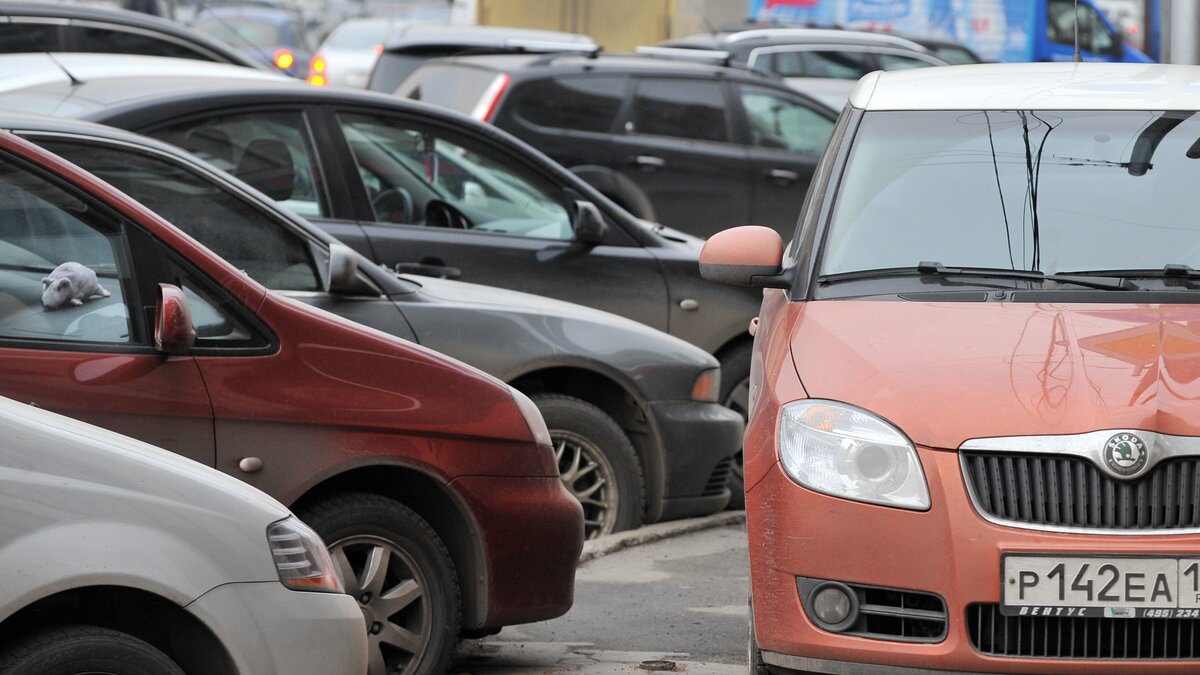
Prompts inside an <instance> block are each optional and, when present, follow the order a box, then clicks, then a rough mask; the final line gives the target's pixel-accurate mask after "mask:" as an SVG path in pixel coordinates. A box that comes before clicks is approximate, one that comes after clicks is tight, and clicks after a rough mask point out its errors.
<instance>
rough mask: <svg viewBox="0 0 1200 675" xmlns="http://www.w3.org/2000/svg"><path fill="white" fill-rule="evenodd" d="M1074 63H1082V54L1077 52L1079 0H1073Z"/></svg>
mask: <svg viewBox="0 0 1200 675" xmlns="http://www.w3.org/2000/svg"><path fill="white" fill-rule="evenodd" d="M1072 60H1073V61H1074V62H1075V63H1082V62H1083V56H1081V55H1080V54H1079V0H1075V58H1074V59H1072Z"/></svg>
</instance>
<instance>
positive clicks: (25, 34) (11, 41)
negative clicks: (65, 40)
mask: <svg viewBox="0 0 1200 675" xmlns="http://www.w3.org/2000/svg"><path fill="white" fill-rule="evenodd" d="M58 29H59V27H58V26H44V25H41V24H34V23H4V24H0V54H16V53H21V52H44V51H46V50H47V49H61V44H62V43H61V42H60V41H59V39H60V38H59V32H58Z"/></svg>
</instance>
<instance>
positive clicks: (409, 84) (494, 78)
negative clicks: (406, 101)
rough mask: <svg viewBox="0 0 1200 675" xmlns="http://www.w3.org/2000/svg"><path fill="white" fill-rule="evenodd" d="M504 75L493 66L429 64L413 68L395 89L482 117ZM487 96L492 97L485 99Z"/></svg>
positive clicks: (401, 94) (427, 101) (406, 96)
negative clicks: (486, 68)
mask: <svg viewBox="0 0 1200 675" xmlns="http://www.w3.org/2000/svg"><path fill="white" fill-rule="evenodd" d="M504 77H505V75H503V74H501V73H498V72H496V71H494V70H484V69H481V68H468V67H465V66H455V65H439V64H429V65H427V66H424V67H422V68H420V69H419V70H417V71H416V72H414V73H413V74H412V76H411V77H409V78H408V79H407V80H405V81H404V84H402V85H400V87H399V88H398V89H396V95H397V96H399V97H401V98H411V99H412V100H414V101H424V102H425V103H432V104H433V105H439V106H442V107H443V108H449V109H451V110H454V111H457V112H460V113H462V114H464V115H472V116H475V117H483V115H484V113H486V112H487V111H486V109H482V110H481V109H480V108H486V106H488V105H490V104H491V103H492V101H491V100H490V99H494V98H495V97H496V95H497V94H499V93H500V91H499V89H498V86H499V85H500V84H503V82H504V80H503V79H502V78H504ZM485 99H489V100H486V101H485Z"/></svg>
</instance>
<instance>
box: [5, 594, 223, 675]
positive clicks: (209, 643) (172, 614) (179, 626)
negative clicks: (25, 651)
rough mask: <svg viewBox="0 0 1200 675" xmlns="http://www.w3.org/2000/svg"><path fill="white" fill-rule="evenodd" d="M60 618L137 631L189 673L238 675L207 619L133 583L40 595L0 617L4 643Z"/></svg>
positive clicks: (130, 632)
mask: <svg viewBox="0 0 1200 675" xmlns="http://www.w3.org/2000/svg"><path fill="white" fill-rule="evenodd" d="M60 624H84V625H89V626H98V627H101V628H109V629H111V630H116V631H120V632H122V633H126V634H128V635H132V636H134V637H136V638H138V639H140V640H143V641H145V642H147V643H149V644H151V645H153V646H154V647H155V648H157V649H158V650H159V651H162V652H163V653H164V654H166V655H167V656H169V657H170V658H171V659H172V660H173V661H175V663H177V664H178V665H179V667H180V668H182V669H183V670H184V672H185V673H188V675H239V673H238V671H237V667H236V666H235V665H234V662H233V658H232V657H231V656H230V655H229V652H228V651H227V650H226V649H225V647H224V646H223V645H222V644H221V641H220V639H218V638H217V636H216V635H215V634H214V633H213V632H212V631H211V630H210V629H209V628H208V626H206V625H205V624H204V622H203V621H201V620H200V619H199V618H197V617H196V616H194V615H192V614H191V613H190V612H188V611H187V610H186V609H184V608H183V607H180V606H179V605H178V604H176V603H175V602H173V601H171V600H168V599H167V598H164V597H162V596H160V595H157V594H155V593H152V592H150V591H146V590H142V589H139V588H132V587H129V586H103V585H97V586H80V587H77V588H71V589H67V590H62V591H58V592H56V593H53V594H51V595H47V596H44V597H41V598H39V599H37V600H35V601H33V602H31V603H29V604H27V605H25V606H24V607H22V608H21V609H20V610H18V611H17V612H15V613H13V614H11V615H9V616H8V617H7V618H5V619H4V620H3V621H0V636H3V637H2V638H0V645H3V646H4V647H7V646H8V644H9V643H10V642H11V641H13V640H14V639H16V638H19V637H21V636H22V635H24V634H26V633H28V632H29V631H32V630H36V629H39V628H43V627H48V626H55V625H60Z"/></svg>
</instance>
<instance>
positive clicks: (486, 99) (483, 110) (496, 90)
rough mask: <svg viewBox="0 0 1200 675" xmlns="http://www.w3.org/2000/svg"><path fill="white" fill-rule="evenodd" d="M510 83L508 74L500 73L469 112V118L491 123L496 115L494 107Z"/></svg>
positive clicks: (510, 79)
mask: <svg viewBox="0 0 1200 675" xmlns="http://www.w3.org/2000/svg"><path fill="white" fill-rule="evenodd" d="M511 81H512V78H511V77H509V75H508V73H500V75H499V77H497V78H496V79H494V80H492V83H491V84H489V85H488V88H487V90H486V91H484V92H483V96H482V97H481V98H480V99H479V103H478V104H477V105H476V106H475V109H474V110H472V111H471V117H474V118H475V119H477V120H479V121H481V122H490V121H492V115H494V114H495V113H496V106H497V105H498V104H499V103H500V98H501V97H503V96H504V90H505V89H508V83H509V82H511Z"/></svg>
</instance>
